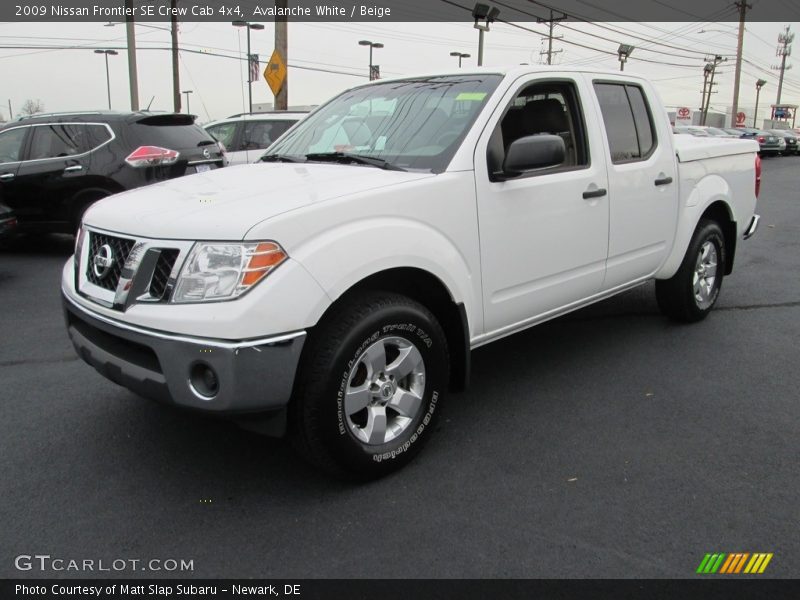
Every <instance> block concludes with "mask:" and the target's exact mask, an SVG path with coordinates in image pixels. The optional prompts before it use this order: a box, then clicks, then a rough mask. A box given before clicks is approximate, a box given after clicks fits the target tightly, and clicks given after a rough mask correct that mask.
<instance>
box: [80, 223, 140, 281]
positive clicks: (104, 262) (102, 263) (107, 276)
mask: <svg viewBox="0 0 800 600" xmlns="http://www.w3.org/2000/svg"><path fill="white" fill-rule="evenodd" d="M134 243H135V242H134V240H131V239H127V238H119V237H113V236H110V235H103V234H102V233H94V232H91V233H89V262H88V263H87V265H86V278H87V279H88V280H89V281H91V282H92V283H93V284H94V285H97V286H100V287H101V288H103V289H106V290H110V291H114V290H116V289H117V284H118V283H119V277H120V274H121V273H122V267H124V266H125V261H126V260H128V255H129V254H130V253H131V250H132V249H133V245H134Z"/></svg>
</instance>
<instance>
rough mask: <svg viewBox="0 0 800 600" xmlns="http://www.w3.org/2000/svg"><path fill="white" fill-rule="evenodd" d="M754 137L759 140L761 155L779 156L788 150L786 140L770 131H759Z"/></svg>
mask: <svg viewBox="0 0 800 600" xmlns="http://www.w3.org/2000/svg"><path fill="white" fill-rule="evenodd" d="M754 139H755V140H756V141H757V142H758V146H759V152H758V153H759V154H760V155H761V156H778V155H779V154H781V153H782V152H783V151H784V150H786V141H785V140H784V139H783V138H782V137H780V136H777V135H775V134H774V133H770V132H769V131H758V132H757V133H756V134H755V136H754Z"/></svg>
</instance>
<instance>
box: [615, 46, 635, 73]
mask: <svg viewBox="0 0 800 600" xmlns="http://www.w3.org/2000/svg"><path fill="white" fill-rule="evenodd" d="M633 50H634V47H633V46H631V45H630V44H620V45H619V48H617V55H618V56H619V70H620V71H624V70H625V63H626V62H628V57H629V56H630V55H631V54H632V53H633Z"/></svg>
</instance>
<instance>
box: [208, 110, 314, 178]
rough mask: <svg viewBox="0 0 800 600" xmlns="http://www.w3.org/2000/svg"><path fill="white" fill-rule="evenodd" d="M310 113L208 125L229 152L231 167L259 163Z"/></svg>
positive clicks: (231, 119)
mask: <svg viewBox="0 0 800 600" xmlns="http://www.w3.org/2000/svg"><path fill="white" fill-rule="evenodd" d="M307 114H308V113H304V112H288V111H279V112H272V113H258V114H242V115H234V116H232V117H228V118H227V119H223V120H221V121H214V122H213V123H209V124H207V125H205V129H206V131H208V132H209V133H210V134H211V135H213V136H214V138H216V139H217V140H219V141H220V142H221V143H222V144H223V145H224V146H225V148H226V150H227V152H228V160H229V161H230V164H231V165H241V164H245V163H252V162H256V161H257V160H258V159H259V158H261V155H262V154H264V150H266V149H267V148H268V147H269V146H271V145H272V142H274V141H275V140H277V139H278V138H279V137H280V136H281V135H283V134H284V133H285V132H286V131H287V130H288V129H289V128H290V127H291V126H292V125H294V124H295V123H297V122H298V121H299V120H301V119H302V118H303V117H305V116H306V115H307Z"/></svg>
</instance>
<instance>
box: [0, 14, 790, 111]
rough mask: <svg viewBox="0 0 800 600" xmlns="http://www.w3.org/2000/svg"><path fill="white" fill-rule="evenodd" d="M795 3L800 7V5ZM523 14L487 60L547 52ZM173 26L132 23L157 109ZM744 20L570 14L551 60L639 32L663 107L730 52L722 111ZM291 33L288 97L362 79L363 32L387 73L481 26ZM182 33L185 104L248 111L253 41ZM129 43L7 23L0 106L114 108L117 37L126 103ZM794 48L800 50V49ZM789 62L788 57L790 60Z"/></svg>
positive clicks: (761, 70)
mask: <svg viewBox="0 0 800 600" xmlns="http://www.w3.org/2000/svg"><path fill="white" fill-rule="evenodd" d="M797 14H798V16H800V10H798V11H797ZM518 25H519V26H518V27H515V26H513V25H509V24H506V23H494V24H492V29H491V31H489V32H488V33H487V34H486V42H485V50H484V65H485V66H505V65H517V64H520V63H531V64H539V63H540V62H541V60H542V56H541V55H540V52H541V50H542V49H543V47H546V45H545V44H544V43H543V39H544V40H546V38H543V35H544V34H545V33H546V31H547V28H546V26H545V25H538V24H536V23H519V24H518ZM786 25H789V26H790V27H791V30H792V31H793V32H796V33H798V34H800V22H786V23H748V24H747V25H746V32H745V38H744V53H743V54H744V58H745V62H744V64H743V68H742V82H741V87H740V99H739V105H740V110H743V111H744V112H746V113H747V121H748V123H747V124H748V125H750V124H751V121H752V111H753V108H754V105H755V101H756V97H755V96H756V88H755V82H756V80H757V79H765V80H767V84H766V85H765V86H764V88H763V89H762V91H761V96H760V104H759V106H760V110H759V119H760V118H762V117H763V116H766V115H764V112H766V111H768V110H769V105H770V104H773V103H774V102H775V99H776V93H777V83H778V71H776V70H773V69H771V68H770V67H771V66H773V65H778V64H779V62H780V57H778V56H776V47H777V38H778V35H779V34H780V33H781V32H782V31H783V30H784V27H785V26H786ZM167 27H168V24H161V23H159V24H137V26H136V37H137V45H138V52H137V60H138V71H139V96H140V103H141V105H142V106H143V107H144V106H147V105H148V104H149V103H150V102H151V99H152V105H151V107H152V109H153V110H171V108H172V95H171V94H172V76H171V62H170V53H169V51H168V50H167V48H168V47H169V44H170V35H169V32H168V30H167V29H166V28H167ZM737 28H738V24H737V23H730V22H711V23H700V22H694V23H688V22H683V23H571V22H570V23H566V24H564V25H563V26H557V27H556V30H555V33H556V35H558V36H563V38H562V39H559V40H556V41H555V42H554V49H555V50H558V51H559V52H558V53H557V54H555V55H554V60H553V63H554V64H556V65H563V66H564V67H573V66H584V65H589V66H591V67H596V68H608V69H612V70H618V69H619V63H618V61H617V57H616V50H617V47H618V46H619V44H620V43H628V44H632V45H633V46H635V49H634V51H633V54H632V55H631V58H630V60H629V61H628V62H627V64H626V65H625V70H626V72H630V73H635V74H638V75H645V76H647V77H648V78H649V79H650V80H651V81H653V82H654V83H655V85H656V87H657V89H658V91H659V92H660V94H661V97H662V100H663V101H664V104H665V105H666V106H667V107H668V109H672V110H674V108H675V107H679V106H687V107H690V108H692V109H693V110H694V109H697V108H698V107H699V105H700V96H701V91H702V86H703V65H704V55H705V54H708V55H713V54H721V55H726V56H729V58H728V60H727V61H726V62H724V63H722V65H721V66H720V67H719V68H718V71H717V76H716V81H717V82H718V84H719V85H718V86H715V92H717V93H715V94H714V95H713V97H712V100H711V108H712V110H713V109H717V110H720V111H722V112H724V110H725V109H726V108H727V107H729V106H730V105H731V103H732V96H733V80H734V66H735V53H736V32H737ZM288 37H289V52H288V54H289V57H288V63H289V66H290V68H289V78H288V80H289V103H290V105H315V104H320V103H322V102H324V101H325V100H326V99H328V98H330V97H331V96H333V95H335V94H336V93H338V92H340V91H342V90H344V89H346V88H348V87H351V86H353V85H357V84H359V83H362V82H364V81H366V77H367V73H368V62H369V51H368V48H365V47H363V46H359V45H358V41H359V40H363V39H367V40H371V41H373V42H381V43H383V44H384V46H385V47H384V48H382V49H376V50H375V51H374V62H375V63H376V64H379V65H380V68H381V74H382V76H383V77H389V76H401V75H413V74H415V73H427V72H431V71H438V70H448V69H456V68H457V67H458V59H457V58H453V57H451V56H450V52H452V51H459V52H466V53H469V54H471V55H472V56H471V57H470V58H468V59H465V60H464V64H465V66H466V65H475V64H476V59H475V57H476V56H477V41H478V32H477V31H476V30H475V29H474V28H473V27H472V24H471V23H347V24H342V23H290V24H289V36H288ZM179 39H180V45H181V47H182V49H183V50H182V51H181V56H180V77H181V89H182V90H187V89H189V90H192V91H193V93H192V95H191V98H190V105H191V111H192V113H194V114H197V115H198V121H199V122H208V121H211V120H216V119H219V118H223V117H226V116H229V115H231V114H234V113H239V112H243V111H245V110H246V102H247V83H246V77H247V75H246V72H245V64H246V63H245V62H244V61H241V60H236V57H237V56H241V57H243V56H244V55H245V53H246V35H245V33H244V32H243V30H242V28H238V27H233V26H231V24H229V23H182V24H181V25H180V38H179ZM797 42H800V37H798V38H797ZM273 43H274V30H273V25H272V23H265V29H264V30H263V31H253V32H252V51H253V52H256V53H258V54H259V55H260V57H261V60H262V61H264V62H266V61H267V59H268V58H269V55H270V54H271V53H272V50H273V47H274V46H273ZM9 46H37V48H9ZM39 46H42V47H48V46H51V47H52V46H70V47H75V46H78V47H79V48H78V49H54V48H38V47H39ZM124 46H125V27H124V25H121V24H117V25H116V26H105V25H104V24H103V23H61V24H53V23H7V22H2V23H0V118H8V101H9V100H10V101H11V104H12V109H13V111H14V112H15V113H18V111H19V110H20V108H21V107H22V104H23V102H24V101H25V100H26V99H38V100H41V101H42V102H43V104H44V106H45V109H46V110H47V111H71V110H92V109H98V108H99V109H104V108H107V99H106V72H105V63H104V57H103V56H102V55H98V54H95V53H94V52H93V50H94V49H97V48H120V54H119V55H118V56H110V57H109V67H110V83H111V103H112V107H113V108H115V109H121V110H127V109H128V108H129V107H130V104H129V98H130V97H129V87H128V71H127V59H126V56H125V51H124V49H123V48H124ZM603 51H605V52H610V53H612V54H611V55H609V54H603V53H602V52H603ZM215 54H222V55H225V57H220V56H215ZM797 55H798V60H800V52H798V53H797ZM642 59H645V60H642ZM646 61H650V62H646ZM792 62H793V61H792V60H791V58H790V59H789V60H787V64H791V63H792ZM795 62H796V61H795ZM664 63H672V64H664ZM678 65H679V66H678ZM262 67H263V65H262ZM781 100H782V103H784V104H786V103H792V104H800V65H798V66H797V68H795V69H791V70H787V71H786V76H785V82H784V87H783V94H782V98H781ZM272 101H273V96H272V93H271V92H270V90H269V88H268V87H267V85H266V83H265V82H264V80H263V79H262V80H260V81H257V82H254V83H253V102H254V103H259V102H272ZM185 109H186V107H185V105H184V111H185Z"/></svg>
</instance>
